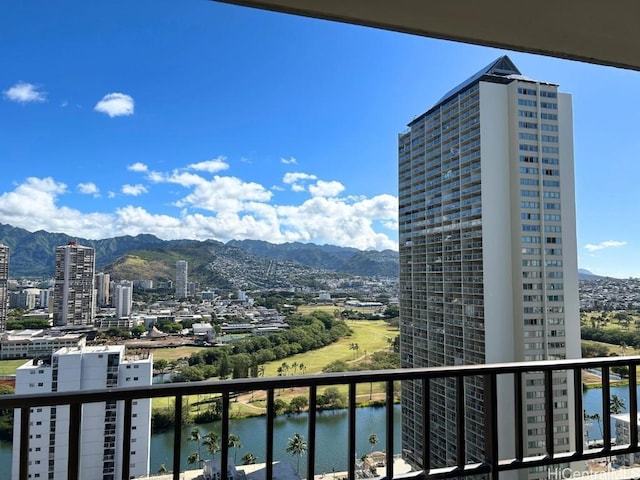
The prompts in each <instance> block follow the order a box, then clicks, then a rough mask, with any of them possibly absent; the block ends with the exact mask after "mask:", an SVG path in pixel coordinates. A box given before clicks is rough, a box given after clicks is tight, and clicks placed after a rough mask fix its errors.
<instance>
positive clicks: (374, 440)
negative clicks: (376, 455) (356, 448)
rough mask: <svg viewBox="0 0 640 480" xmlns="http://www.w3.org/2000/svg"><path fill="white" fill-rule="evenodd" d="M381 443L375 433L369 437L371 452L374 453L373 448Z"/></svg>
mask: <svg viewBox="0 0 640 480" xmlns="http://www.w3.org/2000/svg"><path fill="white" fill-rule="evenodd" d="M378 442H379V440H378V436H377V435H376V434H375V433H372V434H371V435H369V445H371V451H372V452H373V447H375V446H376V444H377V443H378Z"/></svg>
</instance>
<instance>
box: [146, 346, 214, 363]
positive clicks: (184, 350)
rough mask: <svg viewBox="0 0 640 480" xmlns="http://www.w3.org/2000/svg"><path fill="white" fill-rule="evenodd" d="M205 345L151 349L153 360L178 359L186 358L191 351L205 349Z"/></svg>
mask: <svg viewBox="0 0 640 480" xmlns="http://www.w3.org/2000/svg"><path fill="white" fill-rule="evenodd" d="M206 348H207V347H170V348H154V349H153V350H151V353H152V354H153V359H154V360H167V361H169V362H170V361H172V360H179V359H181V358H188V357H189V356H190V355H191V354H192V353H196V352H200V351H202V350H205V349H206Z"/></svg>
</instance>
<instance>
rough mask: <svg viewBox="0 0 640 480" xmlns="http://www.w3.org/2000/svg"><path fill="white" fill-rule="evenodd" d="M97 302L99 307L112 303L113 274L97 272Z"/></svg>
mask: <svg viewBox="0 0 640 480" xmlns="http://www.w3.org/2000/svg"><path fill="white" fill-rule="evenodd" d="M95 282H96V303H97V305H98V307H104V306H106V305H111V291H110V288H111V275H109V274H108V273H104V272H100V273H96V280H95Z"/></svg>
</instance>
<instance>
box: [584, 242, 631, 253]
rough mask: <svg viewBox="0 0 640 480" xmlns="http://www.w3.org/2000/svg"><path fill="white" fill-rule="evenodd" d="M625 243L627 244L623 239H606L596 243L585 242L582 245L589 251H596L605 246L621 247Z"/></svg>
mask: <svg viewBox="0 0 640 480" xmlns="http://www.w3.org/2000/svg"><path fill="white" fill-rule="evenodd" d="M626 244H627V242H625V241H617V240H606V241H604V242H601V243H597V244H593V243H587V244H586V245H585V246H584V248H585V250H587V251H589V252H596V251H598V250H603V249H605V248H612V247H623V246H625V245H626Z"/></svg>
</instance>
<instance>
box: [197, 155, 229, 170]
mask: <svg viewBox="0 0 640 480" xmlns="http://www.w3.org/2000/svg"><path fill="white" fill-rule="evenodd" d="M225 160H226V159H225V158H224V157H218V158H214V159H213V160H205V161H204V162H198V163H192V164H191V165H189V166H188V167H187V168H188V169H191V170H197V171H200V172H209V173H216V172H220V171H222V170H226V169H228V168H229V164H228V163H227V162H225Z"/></svg>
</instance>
